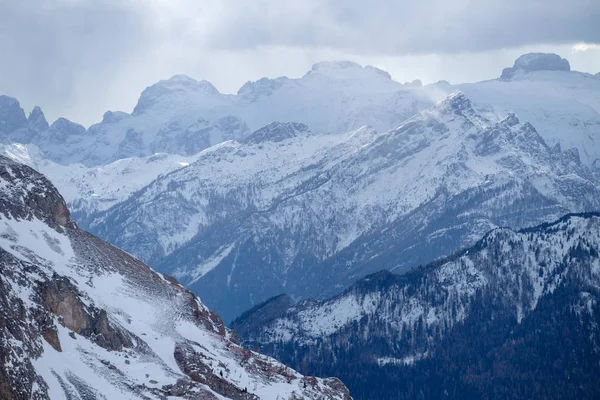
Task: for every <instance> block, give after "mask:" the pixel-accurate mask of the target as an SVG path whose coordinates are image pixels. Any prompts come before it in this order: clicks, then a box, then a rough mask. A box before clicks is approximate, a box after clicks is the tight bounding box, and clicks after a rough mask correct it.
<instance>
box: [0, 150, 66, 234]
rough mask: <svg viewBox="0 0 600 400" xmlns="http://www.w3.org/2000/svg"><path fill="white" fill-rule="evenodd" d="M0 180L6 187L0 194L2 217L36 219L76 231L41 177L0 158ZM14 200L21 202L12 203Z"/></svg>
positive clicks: (63, 205)
mask: <svg viewBox="0 0 600 400" xmlns="http://www.w3.org/2000/svg"><path fill="white" fill-rule="evenodd" d="M0 179H1V180H3V181H5V182H6V183H8V184H9V186H8V187H5V188H4V191H3V192H0V205H1V206H2V208H1V209H0V212H1V213H4V214H5V215H12V216H13V217H17V218H32V217H34V216H35V217H37V218H40V219H42V220H46V221H48V222H50V223H54V224H57V225H60V226H63V227H70V228H73V227H75V223H74V222H73V221H72V220H71V215H70V212H69V209H68V208H67V204H66V203H65V200H64V199H63V197H62V196H61V195H60V193H58V191H57V190H56V189H55V188H54V186H52V184H51V183H50V181H49V180H48V179H47V178H46V177H44V176H43V175H41V174H39V173H38V172H36V171H35V170H33V169H32V168H30V167H28V166H26V165H23V164H19V163H17V162H15V161H13V160H11V159H9V158H7V157H4V156H0ZM14 198H19V199H20V200H21V201H20V202H14Z"/></svg>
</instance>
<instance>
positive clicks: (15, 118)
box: [0, 96, 27, 133]
mask: <svg viewBox="0 0 600 400" xmlns="http://www.w3.org/2000/svg"><path fill="white" fill-rule="evenodd" d="M25 125H27V118H26V117H25V112H24V111H23V109H22V108H21V105H20V104H19V102H18V101H17V99H15V98H12V97H8V96H0V133H11V132H13V131H15V130H17V129H19V128H21V127H24V126H25Z"/></svg>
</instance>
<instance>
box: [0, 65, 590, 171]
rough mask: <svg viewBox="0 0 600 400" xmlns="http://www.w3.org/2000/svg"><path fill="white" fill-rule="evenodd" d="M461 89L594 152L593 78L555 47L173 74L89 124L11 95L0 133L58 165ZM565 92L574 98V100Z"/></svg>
mask: <svg viewBox="0 0 600 400" xmlns="http://www.w3.org/2000/svg"><path fill="white" fill-rule="evenodd" d="M457 90H461V91H463V92H465V93H466V94H467V96H468V97H469V98H471V99H472V101H473V102H474V103H475V105H476V107H477V108H478V109H480V110H481V111H485V112H486V113H487V114H488V116H489V118H490V119H495V118H499V119H502V118H504V117H506V116H507V114H508V113H510V112H513V113H516V114H518V115H519V116H520V117H521V118H522V119H524V120H526V121H529V122H531V123H532V124H533V125H534V126H536V127H537V128H538V129H539V130H540V132H541V134H542V135H543V137H544V139H545V140H546V141H547V142H548V144H549V145H551V146H554V145H555V144H557V143H559V144H561V146H563V147H564V148H571V147H575V148H577V149H578V150H579V152H580V154H581V157H582V159H583V161H584V163H586V164H588V165H589V164H591V163H593V162H594V160H596V159H598V158H599V157H600V148H598V145H597V143H596V142H597V141H596V140H595V139H594V137H595V136H597V134H598V132H599V129H600V128H599V127H600V99H599V97H598V95H597V93H598V91H599V90H600V80H598V79H597V76H594V75H591V74H584V73H580V72H576V71H570V67H569V63H568V61H567V60H565V59H562V58H561V57H559V56H558V55H556V54H538V53H533V54H526V55H523V56H521V57H519V59H517V60H516V61H515V65H514V66H513V67H512V68H507V69H505V70H504V72H503V74H502V77H501V78H500V79H494V80H489V81H484V82H478V83H472V84H461V85H454V86H453V85H450V84H449V83H448V82H445V81H440V82H437V83H435V84H431V85H425V86H422V85H420V84H419V81H418V80H416V81H415V82H413V83H411V84H404V85H403V84H400V83H398V82H395V81H393V80H392V79H391V77H390V75H389V74H388V73H386V72H384V71H381V70H379V69H377V68H374V67H370V66H366V67H361V66H360V65H358V64H356V63H352V62H343V61H341V62H322V63H318V64H315V65H314V66H313V68H312V69H311V70H310V71H309V72H308V73H307V74H306V75H304V76H303V77H301V78H298V79H290V78H287V77H279V78H276V79H268V78H262V79H260V80H258V81H256V82H248V83H246V84H245V85H244V86H243V87H242V88H240V90H239V91H238V93H237V94H236V95H227V94H222V93H219V92H218V90H217V89H216V88H215V87H214V86H213V85H211V84H210V83H209V82H206V81H196V80H194V79H192V78H190V77H187V76H183V75H176V76H174V77H172V78H170V79H167V80H163V81H160V82H157V83H155V84H154V85H151V86H149V87H148V88H146V89H145V90H144V91H143V93H142V94H141V96H140V98H139V100H138V104H137V105H136V107H135V108H134V110H133V112H132V113H131V114H128V113H125V112H118V111H117V112H112V111H107V112H106V113H105V114H104V116H103V118H102V121H100V122H99V123H97V124H94V125H92V126H91V127H90V128H89V129H87V130H86V129H85V128H83V127H82V126H81V125H78V124H75V123H72V122H70V121H67V120H65V119H59V120H58V121H56V122H55V123H53V124H52V125H51V126H50V127H48V123H47V122H46V120H45V118H44V116H43V113H42V112H41V110H40V109H39V108H35V109H34V110H33V111H32V113H31V114H30V117H29V119H27V118H26V117H25V113H24V112H23V110H22V109H21V108H20V106H19V104H18V102H17V101H16V100H15V99H11V98H8V97H6V96H3V97H0V124H2V125H0V141H4V142H17V143H21V144H34V145H37V146H38V147H39V148H40V149H41V151H42V154H43V155H44V156H45V157H47V158H48V159H50V160H52V161H54V162H57V163H59V164H64V165H69V164H73V163H83V164H85V165H86V166H88V167H95V166H98V165H104V164H107V163H110V162H113V161H115V160H118V159H123V158H129V157H146V156H151V155H152V154H154V153H156V152H167V153H172V154H178V155H182V156H190V155H193V154H196V153H197V152H199V151H201V150H203V149H205V148H207V147H209V146H211V145H214V144H217V143H220V142H222V141H224V140H229V139H235V140H241V139H243V138H244V137H245V136H247V135H248V134H249V133H250V132H252V131H254V130H257V129H259V128H261V127H262V126H265V125H267V124H269V123H271V122H272V121H281V122H292V121H296V122H299V123H303V124H305V125H307V126H308V128H309V129H310V130H311V131H313V132H315V133H324V132H338V133H339V132H345V131H349V130H353V129H357V128H359V127H361V126H363V125H369V126H372V127H373V128H375V129H376V130H378V131H379V132H385V131H387V130H389V129H392V128H395V127H396V126H398V125H399V124H400V123H401V122H402V121H404V120H405V119H407V118H409V117H411V116H412V115H414V114H416V113H417V112H420V111H423V110H425V109H427V108H428V107H430V106H431V105H433V104H434V103H435V102H437V101H439V100H442V99H443V98H444V97H446V96H447V95H449V94H451V93H453V92H455V91H457ZM574 99H577V100H576V101H574Z"/></svg>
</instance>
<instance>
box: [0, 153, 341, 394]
mask: <svg viewBox="0 0 600 400" xmlns="http://www.w3.org/2000/svg"><path fill="white" fill-rule="evenodd" d="M167 396H169V398H185V399H215V400H216V399H259V398H264V399H274V398H285V399H287V398H290V399H301V398H302V399H321V398H332V399H349V396H348V393H347V390H346V389H345V387H344V386H343V385H342V384H341V383H340V382H339V381H338V380H337V379H316V378H309V377H303V376H302V375H300V374H298V373H297V372H295V371H293V370H291V369H289V368H287V367H285V366H284V365H282V364H280V363H278V362H277V361H275V360H273V359H271V358H268V357H265V356H262V355H260V354H257V353H254V352H251V351H249V350H244V349H243V348H241V347H239V346H238V345H237V344H236V342H235V337H234V336H233V335H232V333H231V332H230V331H229V330H228V329H227V328H225V327H224V325H223V323H222V321H221V319H220V318H219V317H218V316H217V315H216V314H214V313H212V312H211V311H209V310H208V309H207V308H206V307H205V306H204V305H203V304H202V303H201V302H200V301H199V300H198V298H197V297H196V296H195V295H193V294H192V293H191V292H189V291H187V290H186V289H184V288H183V287H182V286H181V285H179V284H178V283H177V282H176V281H175V280H173V279H171V278H168V277H165V276H163V275H160V274H158V273H156V272H154V271H152V270H151V269H150V268H148V267H147V266H145V265H144V264H143V263H141V262H140V261H138V260H136V259H134V258H133V257H131V256H129V255H127V254H126V253H124V252H122V251H120V250H118V249H116V248H114V247H112V246H111V245H109V244H108V243H106V242H104V241H102V240H100V239H97V238H96V237H94V236H92V235H90V234H88V233H86V232H84V231H82V230H80V229H78V228H77V227H76V226H75V224H74V223H73V222H72V220H71V219H70V215H69V211H68V209H67V207H66V204H65V202H64V200H63V199H62V197H61V196H60V194H59V193H58V192H57V191H56V189H55V188H54V187H53V186H52V185H51V183H50V182H49V181H48V180H47V179H46V178H45V177H44V176H42V175H41V174H39V173H37V172H36V171H34V170H33V169H31V168H29V167H27V166H25V165H23V164H19V163H16V162H15V161H12V160H10V159H8V158H5V157H2V156H0V397H2V398H3V399H49V398H52V399H59V398H66V399H165V398H167Z"/></svg>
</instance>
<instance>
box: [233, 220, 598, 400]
mask: <svg viewBox="0 0 600 400" xmlns="http://www.w3.org/2000/svg"><path fill="white" fill-rule="evenodd" d="M599 251H600V214H598V213H590V214H579V215H568V216H566V217H564V218H561V219H560V220H558V221H557V222H554V223H550V224H544V225H541V226H538V227H535V228H530V229H525V230H522V231H513V230H510V229H506V228H501V229H495V230H493V231H491V232H490V233H488V234H487V235H485V236H484V237H483V239H481V240H480V241H479V242H478V243H477V244H476V245H475V246H474V247H472V248H469V249H467V250H463V251H461V252H459V253H457V254H455V255H453V256H451V257H448V258H446V259H442V260H440V261H437V262H434V263H432V264H429V265H427V266H425V267H421V268H418V269H416V270H413V271H411V272H409V273H407V274H405V275H394V274H392V273H390V272H387V271H382V272H379V273H376V274H374V275H371V276H368V277H366V278H364V279H362V280H360V281H359V282H357V283H356V284H355V285H353V286H352V287H351V288H349V289H348V290H346V291H345V292H344V293H342V294H340V295H337V296H335V297H333V298H330V299H328V300H325V301H321V302H318V301H304V302H300V303H298V304H295V305H293V304H292V301H291V300H290V299H289V298H287V297H286V296H278V297H276V298H274V299H272V300H270V301H267V302H265V303H263V304H260V305H258V306H256V307H255V308H254V309H252V310H250V311H248V312H247V313H245V314H244V315H242V316H241V317H240V318H239V319H237V320H236V321H234V322H233V324H232V326H233V327H234V329H235V330H236V332H237V333H239V334H240V336H241V337H242V338H243V340H244V343H245V344H246V345H248V346H259V348H260V349H261V350H262V351H266V352H267V353H268V354H271V355H273V356H275V357H278V358H279V359H280V360H283V361H284V362H286V363H289V364H290V365H292V366H296V367H299V368H304V371H310V372H312V373H321V374H328V373H339V376H340V377H341V378H342V380H344V381H345V382H347V383H348V385H349V387H350V390H351V393H352V394H353V396H355V398H357V399H363V398H364V399H370V398H378V399H386V398H389V399H399V398H400V399H403V398H407V399H410V398H415V396H417V394H419V395H418V396H417V397H419V398H457V399H458V398H515V399H516V398H573V399H577V398H595V397H597V396H598V395H599V394H600V387H599V386H598V383H597V376H598V374H599V373H600V367H599V365H600V328H599V324H598V313H599V312H600V257H599ZM492 377H493V378H492ZM492 381H493V382H492Z"/></svg>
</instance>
